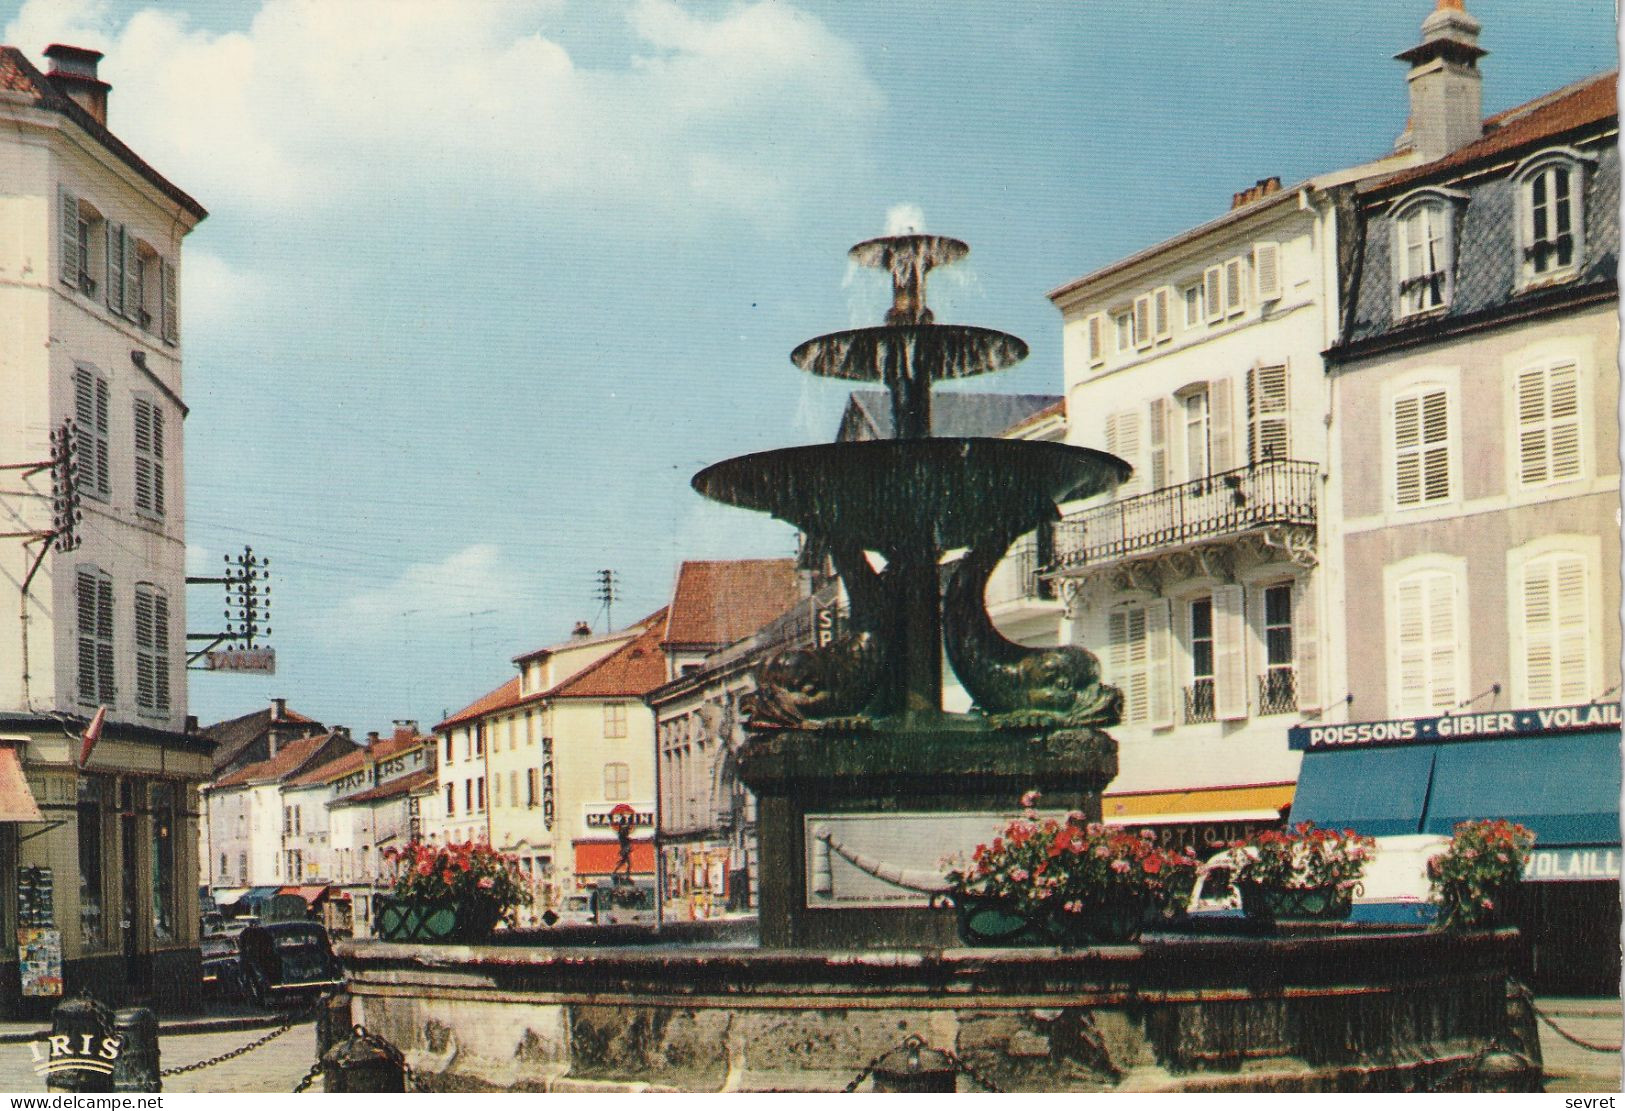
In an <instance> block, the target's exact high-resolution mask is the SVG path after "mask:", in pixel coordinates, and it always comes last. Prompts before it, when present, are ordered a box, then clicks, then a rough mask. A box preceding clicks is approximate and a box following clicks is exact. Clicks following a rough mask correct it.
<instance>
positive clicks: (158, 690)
mask: <svg viewBox="0 0 1625 1111" xmlns="http://www.w3.org/2000/svg"><path fill="white" fill-rule="evenodd" d="M152 655H153V668H152V678H153V694H154V705H153V709H155V710H158V711H160V712H162V713H168V712H169V598H168V596H166V595H164V594H159V593H156V592H155V593H154V594H153V596H152Z"/></svg>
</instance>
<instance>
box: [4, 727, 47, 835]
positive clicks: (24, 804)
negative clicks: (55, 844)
mask: <svg viewBox="0 0 1625 1111" xmlns="http://www.w3.org/2000/svg"><path fill="white" fill-rule="evenodd" d="M44 820H45V815H43V814H41V813H40V810H39V804H38V803H36V802H35V801H34V792H33V791H31V790H29V789H28V777H27V776H25V775H24V774H23V762H22V761H21V760H20V759H18V757H17V749H16V747H15V746H14V745H0V822H43V821H44Z"/></svg>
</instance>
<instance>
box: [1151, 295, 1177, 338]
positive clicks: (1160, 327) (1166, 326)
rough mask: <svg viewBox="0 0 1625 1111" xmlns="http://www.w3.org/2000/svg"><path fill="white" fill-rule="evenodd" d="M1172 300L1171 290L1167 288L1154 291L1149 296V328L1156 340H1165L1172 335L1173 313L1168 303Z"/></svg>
mask: <svg viewBox="0 0 1625 1111" xmlns="http://www.w3.org/2000/svg"><path fill="white" fill-rule="evenodd" d="M1172 298H1173V290H1171V289H1169V288H1168V287H1167V286H1163V287H1162V288H1160V289H1157V290H1154V291H1153V292H1152V294H1151V327H1152V331H1153V333H1154V334H1155V336H1156V338H1157V339H1159V340H1163V339H1167V338H1169V337H1170V336H1172V335H1173V334H1174V321H1173V313H1172V312H1171V311H1170V305H1169V302H1170V301H1171V300H1172Z"/></svg>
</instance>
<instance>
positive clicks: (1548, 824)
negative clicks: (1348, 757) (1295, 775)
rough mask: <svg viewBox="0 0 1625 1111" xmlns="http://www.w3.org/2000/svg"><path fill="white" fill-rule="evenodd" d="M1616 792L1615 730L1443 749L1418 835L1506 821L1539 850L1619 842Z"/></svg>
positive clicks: (1436, 766)
mask: <svg viewBox="0 0 1625 1111" xmlns="http://www.w3.org/2000/svg"><path fill="white" fill-rule="evenodd" d="M1304 763H1305V765H1307V764H1308V760H1307V759H1305V761H1304ZM1619 788H1620V759H1619V730H1617V729H1611V730H1600V731H1598V732H1594V733H1568V734H1562V735H1548V736H1544V737H1531V738H1528V739H1525V740H1518V741H1464V742H1461V743H1459V744H1450V745H1440V746H1439V755H1438V760H1437V763H1436V764H1435V765H1434V769H1433V792H1432V797H1431V798H1430V799H1429V800H1428V807H1427V820H1426V822H1425V823H1424V825H1423V832H1424V833H1443V834H1449V833H1450V832H1451V830H1452V829H1454V828H1455V825H1456V823H1457V822H1462V821H1466V820H1468V819H1469V818H1507V819H1509V820H1511V821H1515V822H1518V823H1520V824H1522V825H1525V826H1528V827H1529V828H1530V829H1532V830H1534V831H1535V837H1536V846H1537V848H1542V849H1550V848H1555V847H1558V846H1563V845H1618V844H1619ZM1299 792H1300V794H1301V793H1302V788H1301V787H1300V788H1299Z"/></svg>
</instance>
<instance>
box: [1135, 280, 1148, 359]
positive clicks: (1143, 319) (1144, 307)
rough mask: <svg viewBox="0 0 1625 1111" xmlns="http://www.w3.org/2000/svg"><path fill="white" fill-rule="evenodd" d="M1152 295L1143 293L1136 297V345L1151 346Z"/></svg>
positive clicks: (1140, 346) (1139, 346)
mask: <svg viewBox="0 0 1625 1111" xmlns="http://www.w3.org/2000/svg"><path fill="white" fill-rule="evenodd" d="M1151 336H1152V327H1151V295H1150V294H1149V293H1142V294H1141V295H1140V296H1138V297H1136V298H1135V299H1134V346H1135V347H1137V348H1146V347H1150V346H1151Z"/></svg>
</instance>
